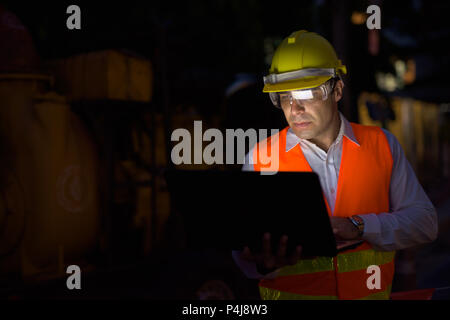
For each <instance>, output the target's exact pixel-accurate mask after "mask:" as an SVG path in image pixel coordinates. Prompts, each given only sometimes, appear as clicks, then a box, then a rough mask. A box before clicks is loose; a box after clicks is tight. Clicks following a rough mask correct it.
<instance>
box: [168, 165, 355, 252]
mask: <svg viewBox="0 0 450 320" xmlns="http://www.w3.org/2000/svg"><path fill="white" fill-rule="evenodd" d="M165 177H166V181H167V185H168V189H169V192H170V199H171V208H172V210H175V211H176V212H177V213H178V214H179V215H180V216H181V219H182V221H183V226H184V232H185V235H186V239H185V240H186V245H187V247H188V248H191V249H207V248H212V249H218V250H242V249H243V247H244V246H249V248H250V250H251V251H252V252H260V251H261V245H262V237H263V234H264V233H265V232H270V233H271V235H272V237H271V239H272V249H273V251H274V252H275V251H276V249H277V248H278V242H279V239H280V237H281V236H282V235H284V234H286V235H287V236H288V248H287V251H288V254H289V253H290V252H292V251H293V250H294V249H295V247H296V246H297V245H301V246H302V247H303V251H302V254H303V255H305V256H330V257H333V256H336V254H337V253H338V252H340V251H343V250H347V249H350V248H354V247H356V246H358V245H359V244H361V243H362V241H361V240H359V241H355V240H354V241H340V242H339V243H337V242H336V239H335V237H334V234H333V231H332V228H331V224H330V219H329V216H328V212H327V209H326V205H325V201H324V198H323V194H322V189H321V187H320V182H319V178H318V176H317V174H315V173H313V172H278V173H276V174H273V175H261V174H260V173H259V172H247V171H219V170H204V171H198V170H176V169H172V170H167V171H166V172H165Z"/></svg>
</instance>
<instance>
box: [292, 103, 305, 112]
mask: <svg viewBox="0 0 450 320" xmlns="http://www.w3.org/2000/svg"><path fill="white" fill-rule="evenodd" d="M303 112H305V107H304V106H303V104H302V103H301V102H299V101H298V100H293V101H292V104H291V113H293V114H298V113H303Z"/></svg>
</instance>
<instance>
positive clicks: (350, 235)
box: [330, 217, 359, 240]
mask: <svg viewBox="0 0 450 320" xmlns="http://www.w3.org/2000/svg"><path fill="white" fill-rule="evenodd" d="M330 221H331V227H332V228H333V233H334V236H335V237H336V238H337V239H338V240H353V239H359V230H358V228H357V227H355V225H354V224H353V223H352V222H351V221H350V220H349V219H348V218H338V217H331V218H330Z"/></svg>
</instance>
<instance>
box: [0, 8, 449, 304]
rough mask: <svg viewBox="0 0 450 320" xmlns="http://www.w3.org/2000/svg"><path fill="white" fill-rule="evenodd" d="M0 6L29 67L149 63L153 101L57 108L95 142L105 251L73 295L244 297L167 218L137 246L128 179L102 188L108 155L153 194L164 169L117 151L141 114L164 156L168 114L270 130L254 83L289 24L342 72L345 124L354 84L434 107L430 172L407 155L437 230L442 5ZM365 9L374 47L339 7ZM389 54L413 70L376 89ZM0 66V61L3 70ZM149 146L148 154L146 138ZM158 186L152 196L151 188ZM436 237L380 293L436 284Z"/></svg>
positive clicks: (445, 52) (9, 291)
mask: <svg viewBox="0 0 450 320" xmlns="http://www.w3.org/2000/svg"><path fill="white" fill-rule="evenodd" d="M0 4H2V5H3V7H4V8H5V9H6V10H8V11H10V12H12V13H14V14H15V15H16V16H17V17H18V18H19V19H20V21H21V22H22V23H23V25H24V26H25V27H26V28H27V30H28V32H29V34H30V35H31V38H32V39H33V44H34V47H35V54H36V55H37V56H38V57H39V62H36V63H32V64H30V65H32V68H34V72H43V73H45V72H47V70H46V68H45V66H46V64H45V62H46V61H50V60H54V59H62V58H67V57H70V56H74V55H78V54H84V53H88V52H94V51H100V50H105V49H117V50H121V52H126V53H128V54H132V55H134V56H136V57H140V58H145V59H148V60H149V61H150V62H151V64H152V67H153V82H152V86H153V96H152V100H151V102H150V103H149V104H143V105H141V104H137V105H136V104H133V103H129V104H126V103H123V102H115V101H106V102H105V101H103V102H102V103H100V102H95V103H94V104H96V109H95V111H93V110H92V108H90V105H89V104H86V102H83V103H80V102H77V101H74V102H72V103H71V106H72V109H73V112H74V113H75V114H77V115H78V116H79V117H80V119H82V120H83V121H84V123H85V125H86V127H88V128H89V131H90V133H91V135H92V137H93V139H94V141H95V142H96V145H97V147H98V152H99V155H100V161H101V166H102V168H101V170H100V174H101V184H100V187H99V188H100V189H101V194H102V205H103V207H102V208H103V209H102V210H103V213H102V216H103V218H102V219H103V220H102V221H103V222H102V233H103V234H106V235H107V236H106V238H107V239H110V240H109V241H110V242H109V245H107V246H106V247H102V246H99V248H96V249H95V250H94V251H93V252H91V253H89V254H90V255H89V259H90V260H89V259H88V260H89V261H90V262H91V264H92V265H93V266H95V267H94V271H93V272H92V273H90V276H89V277H90V278H89V279H90V280H89V281H91V282H89V283H90V284H91V285H90V287H89V288H91V290H90V291H89V290H86V291H84V296H83V297H88V298H91V297H117V296H123V295H125V296H131V297H136V296H144V297H151V298H180V297H181V298H183V297H194V298H199V297H198V294H197V295H196V293H195V292H197V291H196V290H197V289H198V287H199V286H201V285H202V283H204V282H205V281H209V280H217V279H220V280H221V281H224V282H225V283H226V284H227V285H228V287H231V289H232V290H233V293H234V296H235V297H238V298H239V297H251V298H255V297H257V292H256V291H255V288H256V284H255V283H254V282H252V281H249V280H245V278H244V277H243V276H242V274H240V273H239V271H238V270H236V267H235V266H234V265H233V263H232V261H230V259H229V257H225V258H224V257H223V255H222V254H217V253H214V252H213V253H211V252H207V253H205V252H193V253H192V252H191V253H189V252H186V251H183V250H181V251H180V248H182V246H183V245H182V244H180V243H179V242H180V240H179V239H178V238H179V237H178V236H179V233H178V232H179V231H177V230H179V229H177V228H180V222H179V221H178V220H177V219H178V218H177V215H176V214H171V216H170V217H169V219H168V220H167V225H166V226H163V230H164V231H163V232H162V235H161V236H158V237H157V236H155V235H154V233H155V232H156V230H154V229H152V232H153V233H152V241H153V242H152V243H153V244H152V250H151V251H150V252H148V251H146V252H145V253H144V254H143V253H142V252H143V249H142V248H143V247H145V244H143V242H145V241H146V240H145V237H143V236H142V232H144V231H142V230H135V229H133V228H132V227H131V226H130V225H131V224H130V221H131V220H132V219H133V217H134V215H135V214H136V204H135V202H136V198H135V196H136V192H137V191H136V190H137V188H138V186H137V185H136V184H135V181H134V182H130V181H128V182H130V183H129V184H126V186H125V187H123V186H122V185H120V184H118V183H116V182H117V180H118V178H117V174H116V173H115V172H116V171H115V168H117V166H118V163H121V162H123V161H132V162H134V163H136V164H137V166H138V167H141V168H143V169H145V170H147V171H148V172H149V173H150V174H151V175H152V177H153V180H151V181H150V182H149V185H150V187H151V190H152V191H151V192H154V193H152V194H153V195H154V197H155V198H156V197H157V196H158V195H157V194H156V190H155V189H156V188H157V186H156V182H154V181H155V180H156V177H162V172H163V170H164V168H165V167H169V166H171V164H170V161H167V162H166V165H159V166H158V165H156V164H155V161H153V162H152V163H150V164H145V163H144V162H145V161H143V160H142V159H141V158H140V157H139V156H138V155H137V154H136V153H135V152H133V151H132V150H130V141H131V140H130V134H131V133H130V132H131V130H132V128H134V127H136V126H137V124H136V123H138V122H139V119H144V122H145V121H146V120H148V122H146V123H147V125H146V124H144V125H143V126H144V127H145V128H146V129H143V130H144V131H145V130H147V129H148V130H149V132H150V133H149V136H150V140H152V139H153V141H154V140H156V139H158V136H159V137H161V136H162V137H163V138H162V139H163V140H164V141H165V148H164V149H158V150H159V152H162V153H166V155H167V156H169V155H170V153H169V150H170V146H171V145H170V142H169V139H168V137H169V136H170V132H171V131H172V130H173V129H174V127H176V125H175V124H174V121H173V119H174V117H181V118H183V117H184V116H185V115H186V117H187V115H189V117H191V116H192V115H193V117H194V118H197V119H204V120H205V123H208V124H210V125H211V126H214V125H216V126H218V127H219V128H244V129H246V128H282V127H284V126H285V122H284V119H283V116H282V114H281V113H280V112H278V110H276V109H275V108H273V106H272V105H271V103H270V100H269V98H268V97H267V96H266V95H265V94H263V93H262V87H263V82H262V77H263V76H264V75H266V74H267V72H268V69H269V67H270V61H271V56H272V54H273V51H274V50H275V48H276V46H277V45H278V44H279V43H280V42H281V40H282V39H283V38H285V37H286V36H288V35H289V34H290V33H291V32H293V31H296V30H301V29H306V30H309V31H314V32H317V33H320V34H321V35H323V36H324V37H325V38H327V39H328V40H329V41H330V42H331V43H332V44H333V45H334V47H335V49H336V52H337V54H338V56H339V58H340V59H341V60H342V61H343V63H344V64H345V65H346V66H347V69H348V75H347V76H346V77H345V78H344V81H345V84H346V87H345V97H344V99H343V101H342V102H341V104H340V109H341V111H342V112H343V114H344V115H345V116H346V117H347V118H348V119H349V120H351V121H355V122H358V121H360V120H361V119H360V117H359V113H358V97H359V96H360V94H361V93H362V92H363V91H364V92H371V93H376V94H377V95H379V96H381V97H384V98H385V99H388V100H389V99H390V98H391V97H403V98H410V99H415V100H418V101H422V102H426V103H433V104H435V105H438V106H441V107H440V108H441V109H440V110H444V111H441V113H442V115H441V118H442V121H443V123H444V125H442V127H443V128H444V129H443V130H442V131H440V133H439V145H440V146H441V148H442V149H440V152H439V157H440V158H439V159H438V160H437V163H438V167H437V168H431V169H433V170H427V169H430V168H429V166H428V167H427V164H426V163H425V164H420V163H418V165H417V167H415V169H416V171H417V172H418V174H419V179H420V180H421V182H422V184H423V185H424V188H425V189H426V191H427V192H428V194H429V195H430V198H431V200H432V201H433V203H434V204H435V205H436V206H437V207H438V212H439V214H440V224H441V230H444V231H446V230H448V229H446V228H447V226H448V219H447V217H448V213H449V212H448V199H449V196H450V195H449V191H448V190H449V189H448V186H449V184H448V181H449V179H448V178H449V177H448V169H447V170H445V166H446V165H447V164H448V160H445V159H447V158H445V157H446V156H447V157H448V152H449V151H448V143H449V142H448V141H449V140H448V139H449V138H448V137H449V135H448V110H449V108H448V105H449V104H448V103H449V102H450V90H449V87H450V81H449V77H448V73H449V71H450V62H449V54H450V50H449V48H450V46H449V45H448V43H449V41H450V27H449V26H448V19H447V16H448V13H449V12H450V3H449V2H448V1H419V0H416V1H406V0H403V1H356V0H355V1H337V0H317V1H306V0H304V1H295V2H292V1H289V2H282V1H277V2H275V1H256V0H255V1H238V0H230V1H225V0H223V1H206V0H204V1H200V0H195V1H183V2H171V1H145V2H144V1H142V2H130V1H127V2H108V3H107V2H92V1H89V2H88V1H81V2H78V1H77V2H75V3H73V2H66V1H59V2H51V3H46V2H42V1H38V2H20V1H1V2H0ZM70 4H77V5H79V6H80V8H81V26H82V27H81V30H68V29H67V28H66V19H67V17H68V14H66V8H67V7H68V5H70ZM370 4H378V5H379V6H380V7H381V17H382V21H381V30H379V31H374V34H376V35H375V37H376V38H377V39H378V40H379V45H378V46H376V47H377V50H376V53H375V54H373V53H371V52H370V50H369V46H370V45H371V43H370V41H369V40H368V39H369V30H368V29H367V27H366V25H365V22H364V23H362V24H357V23H354V22H352V15H353V14H354V13H355V12H356V13H359V14H361V13H364V12H365V9H366V8H367V6H368V5H370ZM0 37H4V35H0ZM372 45H373V44H372ZM19 46H20V45H19ZM0 50H1V49H0ZM31 51H32V49H30V52H31ZM396 60H401V61H405V62H406V61H408V60H413V61H415V68H416V69H415V77H414V80H413V81H412V82H411V83H409V84H406V85H404V86H402V87H396V88H394V89H393V90H386V88H385V87H383V85H381V86H380V84H379V83H377V81H376V78H375V74H376V73H377V72H378V73H383V74H391V75H394V76H397V77H400V78H401V77H402V75H398V74H396V72H397V71H396V69H395V66H394V62H395V61H396ZM7 64H8V62H7V61H3V64H2V69H7V67H8V65H7ZM239 77H240V78H241V79H242V78H245V79H247V80H248V81H249V84H248V85H247V86H245V87H244V88H243V89H241V90H238V91H237V92H235V93H234V94H230V95H227V93H226V92H227V89H229V88H230V86H231V85H232V84H233V83H235V81H236V80H237V79H239ZM62 94H64V92H62ZM90 103H91V102H90ZM105 104H106V106H105ZM388 105H389V104H388ZM109 106H114V108H110V107H109ZM367 108H368V109H369V113H370V115H371V116H372V120H374V121H380V122H381V123H382V124H386V121H388V119H389V118H391V120H393V119H394V118H395V117H394V116H392V111H390V109H389V107H386V106H384V105H383V106H381V107H380V106H378V107H377V106H370V105H367ZM371 108H372V109H371ZM423 108H426V107H423ZM386 110H387V111H386ZM425 112H426V111H425ZM158 115H159V116H161V118H162V122H163V126H162V129H161V130H154V131H151V130H152V128H150V129H149V127H152V125H153V127H154V124H155V122H154V121H155V120H154V118H152V117H153V116H158ZM152 119H153V120H152ZM186 119H187V118H186ZM189 119H191V118H189ZM148 123H150V125H148ZM446 124H447V125H446ZM152 148H153V149H152V152H156V149H155V148H154V144H153V145H152ZM445 148H447V149H445ZM167 159H168V158H167ZM445 161H447V162H445ZM226 169H227V168H226ZM234 169H239V168H234ZM445 172H447V173H445ZM161 188H163V189H164V190H166V187H164V183H163V187H161ZM118 189H120V191H121V192H123V193H124V194H126V197H125V198H126V199H127V200H126V201H124V202H120V203H119V202H118V201H117V199H116V198H117V190H118ZM115 195H116V196H115ZM151 208H152V210H153V212H156V215H155V216H157V215H158V214H157V212H158V209H159V207H158V205H157V204H156V203H155V202H154V201H153V202H152V204H151ZM155 219H157V218H155ZM152 228H153V227H152ZM181 228H182V227H181ZM441 235H442V236H443V238H442V239H441V238H440V240H439V241H440V242H439V241H438V242H437V243H438V244H437V245H436V244H434V245H433V246H429V247H426V248H422V249H421V251H419V252H415V253H414V255H413V256H415V257H416V259H418V258H417V257H419V258H420V257H422V258H421V259H422V260H420V261H425V263H422V264H420V261H419V262H418V263H416V266H417V270H418V271H417V279H418V280H416V275H414V280H413V281H412V282H411V281H409V282H408V283H407V284H404V283H399V284H397V288H394V289H396V290H397V291H401V290H407V289H414V288H417V287H426V288H428V287H445V286H450V281H449V278H448V276H447V275H445V273H444V272H443V271H442V270H443V269H445V268H443V267H442V268H441V267H439V268H437V269H436V268H433V267H432V266H433V265H434V266H436V264H439V265H440V266H448V265H449V262H450V260H449V256H448V253H449V251H448V245H449V244H450V242H449V241H448V231H446V232H442V231H441ZM144 251H145V250H144ZM421 254H422V256H421ZM406 256H408V255H406ZM408 257H410V255H409V256H408ZM409 259H410V261H411V259H412V260H414V258H411V257H410V258H409ZM225 260H226V262H224V261H225ZM205 261H206V262H205ZM188 262H189V263H188ZM413 263H414V262H413ZM217 266H219V267H218V268H216V267H217ZM225 266H226V267H225ZM421 266H422V267H421ZM420 268H422V269H420ZM216 269H217V270H216ZM180 270H183V271H182V272H181V271H180ZM199 270H200V271H199ZM205 270H208V271H205ZM211 270H215V271H211ZM224 270H225V271H224ZM231 270H233V272H231ZM17 271H18V273H19V274H20V270H17ZM210 271H211V272H210ZM175 274H176V275H177V276H174V275H175ZM112 278H114V279H116V280H117V281H116V285H112V284H110V283H111V281H110V280H111V279H112ZM13 280H14V281H12V280H11V278H9V279H8V281H6V282H5V283H7V285H6V284H5V285H4V288H6V289H5V295H6V296H9V297H12V296H13V297H15V296H18V297H22V296H23V297H27V296H33V297H34V296H36V295H42V296H44V297H45V296H46V295H48V296H51V297H55V296H56V297H66V295H67V296H68V297H72V296H73V295H72V293H71V294H69V293H67V292H66V291H64V290H63V292H62V293H61V290H60V289H59V288H60V286H61V284H62V283H63V281H64V279H62V280H61V278H59V279H57V280H52V281H53V282H52V281H50V280H48V281H42V282H39V284H38V285H35V286H31V285H30V284H29V283H28V282H27V281H23V279H21V277H20V275H17V279H16V278H14V279H13ZM180 283H182V284H180ZM216 284H217V283H216ZM212 287H213V289H211V292H213V293H212V294H211V295H212V296H214V295H215V294H217V295H218V296H219V297H222V296H226V297H229V295H227V294H225V293H223V292H224V290H225V289H223V286H222V285H218V286H216V287H215V286H214V283H213V285H212ZM218 288H219V289H218ZM221 290H222V291H221ZM225 291H226V290H225ZM217 292H219V293H217Z"/></svg>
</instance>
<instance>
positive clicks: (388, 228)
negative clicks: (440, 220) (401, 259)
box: [359, 204, 438, 251]
mask: <svg viewBox="0 0 450 320" xmlns="http://www.w3.org/2000/svg"><path fill="white" fill-rule="evenodd" d="M359 216H360V217H361V218H362V219H363V220H364V234H363V236H362V238H363V239H364V240H366V241H367V242H369V243H370V244H372V245H373V247H374V249H376V250H380V251H391V250H401V249H406V248H409V247H413V246H417V245H420V244H424V243H428V242H431V241H434V240H435V239H436V237H437V232H438V224H437V214H436V210H435V209H434V207H433V206H432V205H431V204H430V205H428V206H414V207H408V208H404V209H401V210H398V211H395V212H391V213H380V214H374V213H372V214H361V215H359Z"/></svg>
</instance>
